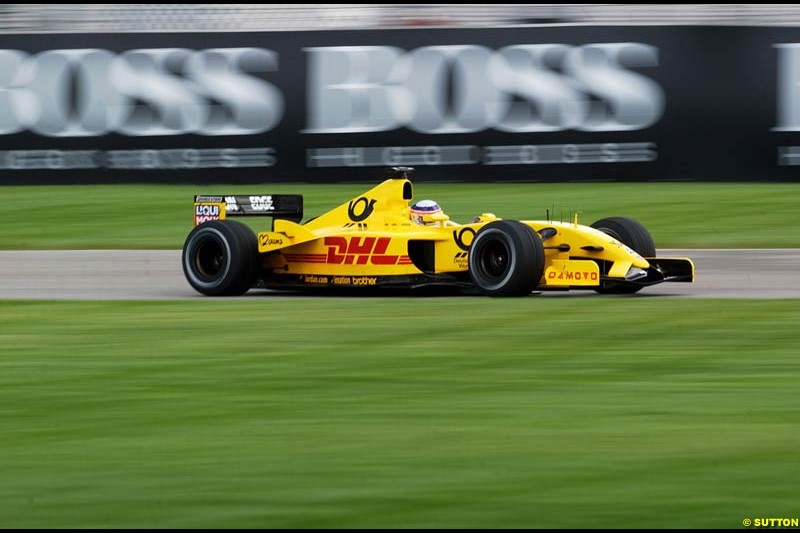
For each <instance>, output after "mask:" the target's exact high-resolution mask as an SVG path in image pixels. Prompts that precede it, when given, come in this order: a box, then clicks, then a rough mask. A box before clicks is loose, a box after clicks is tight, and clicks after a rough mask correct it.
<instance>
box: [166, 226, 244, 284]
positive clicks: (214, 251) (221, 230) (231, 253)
mask: <svg viewBox="0 0 800 533" xmlns="http://www.w3.org/2000/svg"><path fill="white" fill-rule="evenodd" d="M182 263H183V273H184V275H185V276H186V280H187V281H188V282H189V284H190V285H191V286H192V287H193V288H194V289H195V290H196V291H198V292H200V293H202V294H205V295H208V296H238V295H240V294H244V293H245V292H247V291H248V290H249V289H250V288H251V287H252V286H253V285H254V284H255V282H256V277H257V275H258V241H257V240H256V236H255V234H253V231H252V230H251V229H250V228H249V227H247V226H245V225H244V224H242V223H240V222H236V221H229V220H226V221H221V220H212V221H210V222H205V223H203V224H200V225H199V226H197V227H195V228H194V229H193V230H192V231H191V232H190V233H189V235H188V236H187V237H186V242H185V243H184V245H183V257H182Z"/></svg>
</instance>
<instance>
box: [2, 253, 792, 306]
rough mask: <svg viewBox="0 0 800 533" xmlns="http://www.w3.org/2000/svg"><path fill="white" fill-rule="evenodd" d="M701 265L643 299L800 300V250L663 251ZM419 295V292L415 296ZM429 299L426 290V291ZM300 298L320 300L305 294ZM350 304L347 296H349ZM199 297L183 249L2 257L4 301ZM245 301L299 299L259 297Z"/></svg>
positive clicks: (255, 293) (250, 294)
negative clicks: (691, 276)
mask: <svg viewBox="0 0 800 533" xmlns="http://www.w3.org/2000/svg"><path fill="white" fill-rule="evenodd" d="M658 255H659V256H663V257H689V258H691V259H692V260H693V261H694V264H695V269H696V281H695V282H694V283H663V284H660V285H655V286H652V287H647V288H645V289H643V290H642V291H641V292H639V293H637V294H635V295H625V296H610V297H614V298H620V297H623V298H631V297H632V298H642V297H653V296H662V297H663V296H670V297H688V298H697V297H702V298H800V249H788V250H787V249H783V250H778V249H776V250H660V251H659V254H658ZM412 294H413V293H412ZM422 294H424V290H423V292H422ZM589 296H591V297H595V298H597V297H607V296H600V295H598V294H596V293H595V292H594V291H569V292H546V293H542V294H541V296H536V297H543V298H551V297H558V298H561V297H589ZM299 297H314V296H309V295H308V294H306V293H303V294H302V295H301V296H299ZM345 297H346V296H345ZM197 298H207V297H205V296H202V295H200V294H198V293H196V292H195V291H194V290H193V289H192V288H191V287H190V286H189V284H188V283H187V282H186V280H185V278H184V277H183V271H182V270H181V252H180V251H177V250H48V251H6V252H0V299H2V300H17V299H23V300H185V299H197ZM240 298H243V299H248V300H251V299H255V298H298V295H290V294H285V293H274V292H271V291H265V290H251V291H250V292H248V293H247V294H246V295H245V296H242V297H240Z"/></svg>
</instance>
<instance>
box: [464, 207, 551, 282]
mask: <svg viewBox="0 0 800 533" xmlns="http://www.w3.org/2000/svg"><path fill="white" fill-rule="evenodd" d="M543 272H544V248H543V246H542V239H541V238H540V237H539V235H538V234H537V233H536V232H535V231H533V229H531V228H530V227H529V226H527V225H525V224H523V223H522V222H517V221H513V220H500V221H496V222H490V223H489V224H486V225H485V226H483V227H482V228H481V229H480V230H479V231H478V233H477V234H476V235H475V238H474V239H473V241H472V244H471V245H470V248H469V275H470V279H472V283H474V284H475V287H477V288H478V290H480V291H481V292H482V293H484V294H487V295H489V296H527V295H528V294H530V293H531V292H532V291H533V289H535V288H536V286H537V285H538V284H539V281H540V279H541V277H542V273H543Z"/></svg>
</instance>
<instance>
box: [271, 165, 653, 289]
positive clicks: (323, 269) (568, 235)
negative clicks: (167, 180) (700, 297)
mask: <svg viewBox="0 0 800 533" xmlns="http://www.w3.org/2000/svg"><path fill="white" fill-rule="evenodd" d="M411 192H412V185H411V182H410V181H408V180H407V179H390V180H387V181H385V182H383V183H381V184H380V185H378V186H376V187H374V188H373V189H370V190H369V191H367V192H365V193H364V194H362V195H361V196H359V197H357V198H354V199H352V200H350V201H348V202H346V203H344V204H342V205H340V206H338V207H336V208H335V209H333V210H331V211H329V212H327V213H325V214H323V215H321V216H319V217H317V218H315V219H312V220H311V221H309V222H307V223H306V224H303V225H300V224H296V223H294V222H291V221H288V220H283V219H275V220H274V222H273V228H272V231H266V232H261V233H259V234H258V236H257V238H258V251H259V252H260V253H261V254H263V255H262V257H263V266H264V267H265V268H266V269H271V270H272V272H273V273H274V274H275V275H293V276H298V275H299V276H300V278H301V279H302V280H303V282H304V283H311V284H326V285H370V284H374V283H375V280H376V279H377V278H378V277H383V276H403V275H419V274H422V273H423V270H421V268H420V266H421V265H420V264H419V263H420V260H419V259H416V258H415V257H413V256H414V253H412V250H413V249H414V246H416V244H414V243H417V244H419V243H423V242H424V243H430V244H427V245H425V246H427V247H430V246H432V247H433V248H432V249H433V254H432V262H431V263H425V265H426V267H427V268H426V269H425V270H424V273H425V274H446V273H466V272H467V271H468V268H469V267H468V255H469V254H468V252H469V247H470V244H471V243H472V240H473V239H474V238H475V235H476V234H477V232H478V231H479V230H480V229H481V228H482V227H483V226H484V225H486V224H488V223H490V222H492V221H495V220H499V219H498V218H497V217H495V216H494V215H492V214H490V213H484V214H482V215H479V216H478V217H476V219H475V221H474V222H471V223H468V224H457V223H455V222H452V221H450V220H449V219H448V217H446V216H442V215H439V216H437V217H436V218H435V219H434V220H433V221H432V223H431V225H426V226H420V225H416V224H414V223H413V222H412V221H411V219H410V216H409V203H410V200H411V196H412V194H411ZM521 222H522V223H524V224H527V225H528V226H530V227H531V228H533V230H534V231H537V232H540V234H541V233H542V232H543V231H544V230H546V231H547V232H548V236H547V238H546V241H545V242H544V254H545V268H544V273H543V275H542V277H541V280H540V282H539V287H540V288H553V289H559V288H569V287H596V286H598V285H599V284H600V281H601V272H600V269H599V267H598V262H597V260H602V261H604V262H607V263H605V264H608V265H610V269H609V270H608V271H607V272H605V273H604V274H603V275H604V276H605V279H608V278H619V279H625V276H626V274H627V273H628V272H629V270H630V269H631V268H639V269H647V268H649V266H650V264H649V263H648V261H647V259H646V258H643V257H641V256H639V255H638V254H637V253H636V252H634V251H633V250H631V249H630V248H628V247H627V246H625V245H624V244H622V243H621V242H619V241H617V240H615V239H613V238H611V237H610V236H609V235H607V234H605V233H603V232H600V231H598V230H595V229H593V228H591V227H588V226H582V225H580V224H578V223H577V219H575V220H574V221H573V222H554V221H537V220H523V221H521ZM548 228H550V229H548ZM429 259H430V258H429ZM415 261H416V262H415Z"/></svg>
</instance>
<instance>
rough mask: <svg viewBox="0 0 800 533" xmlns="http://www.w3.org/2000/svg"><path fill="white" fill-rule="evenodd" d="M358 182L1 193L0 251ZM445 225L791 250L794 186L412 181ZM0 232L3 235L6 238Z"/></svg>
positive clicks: (309, 199)
mask: <svg viewBox="0 0 800 533" xmlns="http://www.w3.org/2000/svg"><path fill="white" fill-rule="evenodd" d="M371 186H372V184H364V185H352V184H350V185H308V184H297V185H270V184H266V185H248V186H219V185H217V186H176V185H163V186H159V185H105V186H99V185H98V186H36V187H2V188H1V189H0V192H2V194H3V200H2V203H3V209H0V227H2V228H4V231H3V232H2V235H0V249H6V250H10V249H64V248H66V249H81V248H172V249H177V248H180V247H181V245H182V244H183V241H184V239H185V238H186V234H187V233H188V232H189V230H190V229H191V226H192V204H191V202H192V196H193V195H194V194H199V193H250V194H254V193H259V194H261V193H276V194H277V193H300V194H303V195H304V196H305V206H306V215H307V217H311V216H316V215H319V214H321V213H323V212H325V211H326V210H328V209H331V208H333V207H334V206H336V205H339V204H341V203H343V202H345V201H347V200H349V199H350V198H352V197H354V196H356V195H358V194H360V193H361V192H363V191H365V190H366V189H368V188H369V187H371ZM426 197H430V198H434V199H436V200H438V201H439V202H440V203H441V204H442V205H443V207H444V208H445V210H446V211H447V212H448V214H450V216H451V217H452V219H453V220H456V221H459V222H464V221H467V220H470V219H471V218H472V217H473V216H475V215H476V214H477V213H479V212H482V211H491V212H494V213H495V214H496V215H498V216H500V217H503V218H514V219H544V218H545V214H546V211H547V210H548V209H549V210H550V212H551V214H552V216H553V218H555V219H559V218H561V217H562V216H563V218H564V219H565V220H571V215H570V214H571V213H572V212H573V211H578V212H579V214H580V221H581V222H582V223H585V224H591V223H592V222H593V221H595V220H598V219H600V218H603V217H607V216H629V217H633V218H636V219H639V220H640V221H641V222H643V223H644V224H645V226H647V227H648V228H649V230H650V232H651V233H652V234H653V237H654V239H655V242H656V245H657V246H658V247H662V248H669V247H672V248H675V247H686V248H706V247H721V248H739V247H746V248H773V247H789V248H796V247H800V224H798V215H797V206H798V205H800V185H798V184H775V183H759V184H754V183H593V184H592V183H566V184H431V183H418V184H416V187H415V198H417V199H421V198H426ZM267 220H268V219H260V220H259V222H258V223H259V224H260V226H258V227H265V225H266V224H267V222H266V221H267ZM9 228H12V229H11V230H10V231H9Z"/></svg>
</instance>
